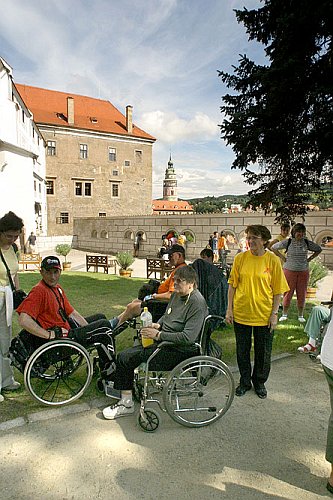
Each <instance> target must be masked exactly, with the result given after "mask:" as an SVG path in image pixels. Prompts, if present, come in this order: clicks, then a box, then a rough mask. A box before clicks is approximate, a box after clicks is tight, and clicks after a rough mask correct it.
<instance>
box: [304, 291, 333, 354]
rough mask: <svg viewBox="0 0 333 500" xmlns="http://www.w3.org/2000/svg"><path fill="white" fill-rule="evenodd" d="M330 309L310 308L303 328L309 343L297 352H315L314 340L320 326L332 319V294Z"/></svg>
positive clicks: (323, 307) (317, 335)
mask: <svg viewBox="0 0 333 500" xmlns="http://www.w3.org/2000/svg"><path fill="white" fill-rule="evenodd" d="M329 304H330V308H329V307H325V306H324V305H321V306H314V307H313V308H312V311H311V314H310V316H309V318H308V320H307V322H306V325H305V327H304V331H305V333H307V334H308V336H309V341H308V343H307V344H305V345H303V346H302V347H299V348H298V351H299V352H304V353H308V352H315V351H316V350H317V346H316V339H317V338H318V337H319V335H320V329H321V327H322V325H325V324H327V323H329V321H330V319H331V317H332V304H333V292H332V296H331V300H330V301H329Z"/></svg>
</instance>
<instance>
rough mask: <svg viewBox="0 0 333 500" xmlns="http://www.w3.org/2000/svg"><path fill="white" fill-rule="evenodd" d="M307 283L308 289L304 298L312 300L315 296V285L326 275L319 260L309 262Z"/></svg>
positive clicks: (324, 267)
mask: <svg viewBox="0 0 333 500" xmlns="http://www.w3.org/2000/svg"><path fill="white" fill-rule="evenodd" d="M309 271H310V274H309V283H308V289H307V292H306V297H307V298H308V299H313V298H315V296H316V292H317V283H318V281H320V280H321V279H323V278H325V276H327V274H328V269H327V267H326V266H324V264H323V263H322V261H321V260H320V258H318V257H317V258H316V259H313V260H311V261H310V262H309Z"/></svg>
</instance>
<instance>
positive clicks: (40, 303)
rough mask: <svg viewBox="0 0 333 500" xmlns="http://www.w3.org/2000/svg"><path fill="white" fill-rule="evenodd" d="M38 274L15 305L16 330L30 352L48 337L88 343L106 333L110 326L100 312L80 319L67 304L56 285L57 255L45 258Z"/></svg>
mask: <svg viewBox="0 0 333 500" xmlns="http://www.w3.org/2000/svg"><path fill="white" fill-rule="evenodd" d="M40 274H41V276H42V279H41V281H40V282H39V283H38V284H37V285H36V286H35V287H34V288H32V290H31V291H30V293H29V295H28V297H27V298H26V299H24V301H23V302H22V303H21V305H20V306H19V307H18V308H17V312H18V314H19V318H18V322H19V324H20V326H21V328H23V329H24V331H23V332H21V333H20V336H21V339H22V341H23V342H24V343H25V344H26V345H29V346H31V350H32V351H33V350H35V349H37V348H38V347H39V346H40V345H42V344H44V343H45V342H46V341H48V340H52V339H56V338H63V337H69V338H71V339H73V340H76V341H77V342H79V343H80V344H82V345H88V344H89V343H90V344H91V339H92V338H93V337H94V336H95V337H96V338H97V336H98V335H100V334H103V333H106V332H110V330H111V328H112V325H111V323H110V321H109V320H107V319H106V317H105V315H104V314H96V315H94V316H90V317H88V318H84V317H83V316H82V315H81V314H80V313H79V312H78V311H76V309H74V307H73V306H72V305H71V304H70V302H69V301H68V299H67V297H66V294H65V292H64V290H63V288H62V287H61V286H60V285H59V278H60V275H61V263H60V260H59V259H58V257H54V256H48V257H45V258H44V259H43V260H42V263H41V269H40ZM99 355H100V357H101V356H102V358H101V360H103V353H100V352H99ZM104 358H105V355H104ZM105 361H107V360H106V358H105Z"/></svg>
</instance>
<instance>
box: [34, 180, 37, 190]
mask: <svg viewBox="0 0 333 500" xmlns="http://www.w3.org/2000/svg"><path fill="white" fill-rule="evenodd" d="M34 191H37V182H36V181H34Z"/></svg>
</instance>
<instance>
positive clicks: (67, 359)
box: [24, 340, 93, 406]
mask: <svg viewBox="0 0 333 500" xmlns="http://www.w3.org/2000/svg"><path fill="white" fill-rule="evenodd" d="M92 375H93V369H92V364H91V361H90V358H89V354H88V352H87V351H86V349H85V348H84V347H82V346H81V345H79V344H77V343H76V342H73V341H71V340H55V341H53V342H49V343H47V344H45V345H42V346H41V347H39V348H38V349H37V350H36V351H35V352H34V353H33V354H32V355H31V356H30V358H29V359H28V362H27V364H26V367H25V369H24V384H25V386H26V389H27V390H28V392H29V393H30V394H31V396H32V397H33V398H34V399H36V400H37V401H39V402H40V403H43V404H45V405H50V406H61V405H65V404H67V403H71V402H73V401H75V400H76V399H78V398H79V397H80V396H82V394H83V393H84V391H85V390H86V388H87V387H88V385H89V384H90V382H91V378H92Z"/></svg>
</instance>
